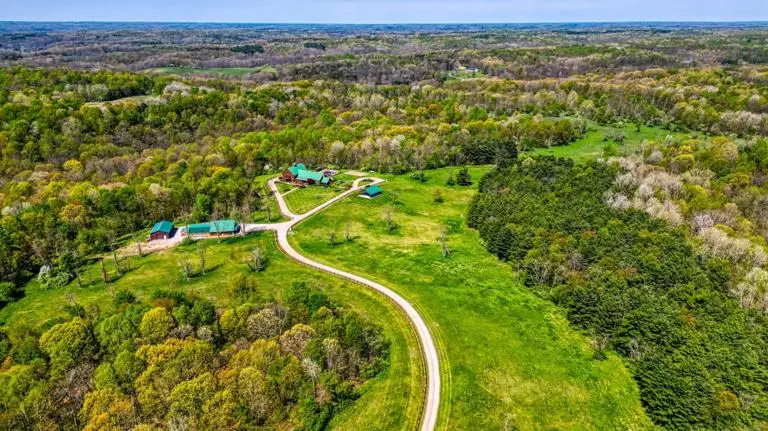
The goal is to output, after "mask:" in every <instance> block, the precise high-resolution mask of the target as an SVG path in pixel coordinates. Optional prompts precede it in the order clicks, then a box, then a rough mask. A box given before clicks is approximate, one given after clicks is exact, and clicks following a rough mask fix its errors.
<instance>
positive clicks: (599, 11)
mask: <svg viewBox="0 0 768 431" xmlns="http://www.w3.org/2000/svg"><path fill="white" fill-rule="evenodd" d="M0 21H166V22H167V21H173V22H186V21H193V22H241V23H365V24H373V23H463V22H466V23H478V22H479V23H517V22H584V21H587V22H597V21H768V0H463V1H460V0H0Z"/></svg>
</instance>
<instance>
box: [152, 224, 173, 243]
mask: <svg viewBox="0 0 768 431" xmlns="http://www.w3.org/2000/svg"><path fill="white" fill-rule="evenodd" d="M172 232H173V222H171V221H168V220H163V221H159V222H157V223H155V225H154V226H152V230H151V231H150V232H149V240H150V241H155V240H159V239H168V238H170V237H171V233H172Z"/></svg>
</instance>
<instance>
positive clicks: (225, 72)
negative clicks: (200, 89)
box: [144, 66, 277, 78]
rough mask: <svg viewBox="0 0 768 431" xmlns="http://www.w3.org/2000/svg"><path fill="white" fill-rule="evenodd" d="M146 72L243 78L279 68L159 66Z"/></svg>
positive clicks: (275, 71) (271, 71)
mask: <svg viewBox="0 0 768 431" xmlns="http://www.w3.org/2000/svg"><path fill="white" fill-rule="evenodd" d="M144 72H145V73H156V74H164V75H181V76H224V77H233V78H242V77H244V76H246V75H250V74H253V73H259V72H265V73H277V69H275V68H274V67H273V66H261V67H210V68H196V67H158V68H155V69H146V70H144Z"/></svg>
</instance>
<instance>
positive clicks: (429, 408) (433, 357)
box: [243, 177, 440, 431]
mask: <svg viewBox="0 0 768 431" xmlns="http://www.w3.org/2000/svg"><path fill="white" fill-rule="evenodd" d="M366 180H367V181H371V183H373V184H377V183H380V182H383V181H384V180H382V179H380V178H373V177H367V178H358V179H357V180H355V182H354V183H353V184H352V188H351V189H350V190H347V191H346V192H344V193H342V194H340V195H338V196H336V197H334V198H333V199H330V200H328V201H327V202H325V203H323V204H321V205H318V206H316V207H315V208H313V209H311V210H310V211H307V212H306V213H304V214H294V213H293V212H291V210H290V208H288V205H287V204H286V203H285V199H283V196H282V194H281V193H280V191H279V190H278V189H277V186H276V185H275V180H270V181H269V188H270V189H271V190H272V192H273V193H274V195H275V198H276V199H277V203H278V205H279V206H280V212H281V213H282V214H283V215H284V216H285V217H288V218H289V219H290V220H289V221H287V222H283V223H271V224H245V225H244V226H243V229H244V233H250V232H256V231H266V230H274V231H276V232H277V243H278V245H279V246H280V248H281V249H282V250H283V251H284V252H285V253H286V254H287V255H288V256H289V257H291V258H292V259H294V260H296V261H297V262H300V263H303V264H305V265H307V266H311V267H312V268H316V269H319V270H321V271H325V272H328V273H330V274H334V275H337V276H339V277H343V278H346V279H347V280H351V281H354V282H356V283H358V284H362V285H364V286H367V287H370V288H372V289H374V290H376V291H378V292H380V293H382V294H384V295H385V296H387V297H388V298H390V299H391V300H392V301H394V302H395V304H397V305H398V306H399V307H400V308H401V309H402V310H403V311H404V312H405V314H406V316H408V319H409V320H410V321H411V324H412V325H413V327H414V329H416V334H417V335H418V337H419V342H420V344H421V348H422V355H423V357H424V362H425V363H426V366H427V393H426V400H425V404H424V411H423V416H422V421H421V431H432V430H434V429H435V426H436V424H437V413H438V407H439V405H440V364H439V361H438V356H437V349H436V348H435V342H434V340H433V339H432V335H431V334H430V333H429V328H428V327H427V324H426V323H425V322H424V319H422V318H421V315H419V312H418V311H416V309H415V308H414V307H413V305H411V303H410V302H408V301H406V300H405V299H404V298H403V297H402V296H400V295H398V294H397V293H395V292H394V291H393V290H391V289H389V288H388V287H385V286H383V285H381V284H379V283H376V282H374V281H371V280H368V279H366V278H363V277H360V276H358V275H355V274H351V273H349V272H345V271H341V270H339V269H336V268H333V267H331V266H328V265H324V264H322V263H319V262H315V261H313V260H311V259H309V258H307V257H304V256H303V255H301V254H299V253H298V252H297V251H296V250H295V249H294V248H293V247H292V246H291V244H290V242H288V232H290V230H291V228H292V227H293V226H295V225H296V224H298V223H300V222H301V221H303V220H305V219H306V218H308V217H310V216H312V215H314V214H316V213H318V212H320V211H322V210H323V209H325V208H327V207H329V206H330V205H333V204H334V203H336V202H337V201H339V200H341V199H344V198H345V197H347V196H349V195H351V194H353V193H355V192H357V191H360V190H362V189H363V187H364V186H362V185H361V183H362V182H363V181H366Z"/></svg>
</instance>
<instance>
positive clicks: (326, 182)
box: [320, 175, 331, 184]
mask: <svg viewBox="0 0 768 431" xmlns="http://www.w3.org/2000/svg"><path fill="white" fill-rule="evenodd" d="M330 183H331V179H330V178H329V177H326V176H325V175H323V178H321V179H320V184H330Z"/></svg>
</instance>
